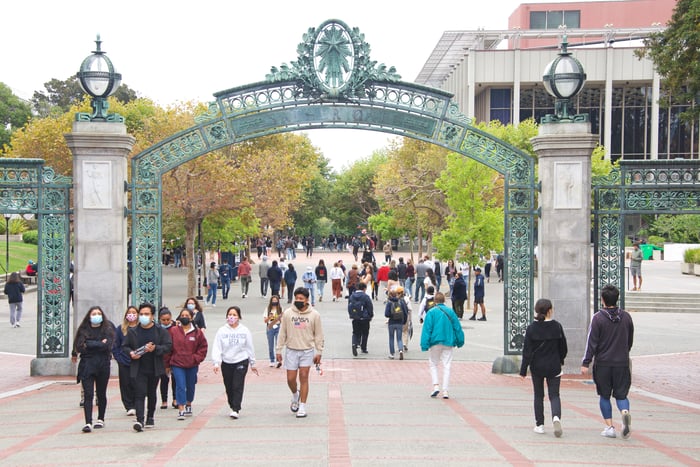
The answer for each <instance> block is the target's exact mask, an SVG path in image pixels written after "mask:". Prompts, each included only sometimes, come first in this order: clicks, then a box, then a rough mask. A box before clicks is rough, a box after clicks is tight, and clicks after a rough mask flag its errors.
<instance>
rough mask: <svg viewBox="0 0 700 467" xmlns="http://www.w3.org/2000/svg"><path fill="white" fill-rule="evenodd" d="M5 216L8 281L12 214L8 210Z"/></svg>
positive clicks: (6, 271)
mask: <svg viewBox="0 0 700 467" xmlns="http://www.w3.org/2000/svg"><path fill="white" fill-rule="evenodd" d="M3 216H5V282H7V275H8V272H9V270H10V218H11V217H12V214H10V213H9V212H6V213H4V214H3Z"/></svg>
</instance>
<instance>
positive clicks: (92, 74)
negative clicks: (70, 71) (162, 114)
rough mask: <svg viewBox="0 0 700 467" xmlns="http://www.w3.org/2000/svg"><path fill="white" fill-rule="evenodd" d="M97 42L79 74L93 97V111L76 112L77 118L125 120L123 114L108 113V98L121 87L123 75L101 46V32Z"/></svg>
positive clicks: (81, 83) (83, 85) (81, 84)
mask: <svg viewBox="0 0 700 467" xmlns="http://www.w3.org/2000/svg"><path fill="white" fill-rule="evenodd" d="M95 44H97V50H94V51H93V52H92V55H89V56H88V57H87V58H85V60H83V63H82V64H81V65H80V71H78V74H77V76H78V81H79V82H80V87H81V88H83V91H85V92H86V93H87V94H89V95H90V97H92V111H93V112H92V115H90V114H86V113H82V112H81V113H78V114H76V115H75V118H76V120H79V121H94V120H97V121H108V122H124V118H123V117H122V116H121V115H118V114H108V113H107V109H108V108H109V103H108V102H107V98H108V97H109V96H111V95H112V94H114V93H115V92H116V90H117V88H119V85H120V84H121V82H122V75H121V74H120V73H117V72H116V70H115V69H114V65H112V61H111V60H110V59H109V58H107V55H105V52H104V51H102V49H101V48H100V45H101V44H102V41H101V40H100V35H99V34H98V35H97V40H95Z"/></svg>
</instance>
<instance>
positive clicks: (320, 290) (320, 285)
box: [316, 281, 326, 300]
mask: <svg viewBox="0 0 700 467" xmlns="http://www.w3.org/2000/svg"><path fill="white" fill-rule="evenodd" d="M325 286H326V281H316V288H317V289H318V298H319V300H320V299H323V288H324V287H325Z"/></svg>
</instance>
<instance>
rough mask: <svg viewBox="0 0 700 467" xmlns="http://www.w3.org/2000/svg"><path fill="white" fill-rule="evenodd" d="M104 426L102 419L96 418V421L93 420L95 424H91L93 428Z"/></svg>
mask: <svg viewBox="0 0 700 467" xmlns="http://www.w3.org/2000/svg"><path fill="white" fill-rule="evenodd" d="M104 426H105V422H104V421H102V420H97V421H96V422H95V424H94V425H93V427H94V428H95V429H99V428H104Z"/></svg>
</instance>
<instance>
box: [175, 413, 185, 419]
mask: <svg viewBox="0 0 700 467" xmlns="http://www.w3.org/2000/svg"><path fill="white" fill-rule="evenodd" d="M177 419H178V420H184V419H185V412H178V413H177Z"/></svg>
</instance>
